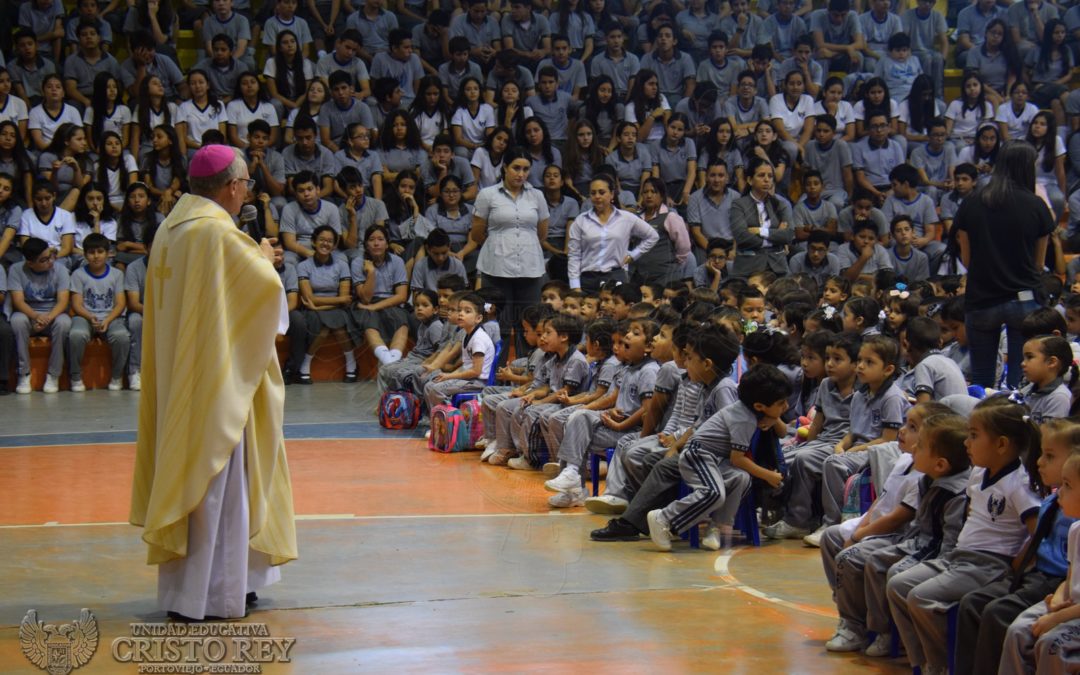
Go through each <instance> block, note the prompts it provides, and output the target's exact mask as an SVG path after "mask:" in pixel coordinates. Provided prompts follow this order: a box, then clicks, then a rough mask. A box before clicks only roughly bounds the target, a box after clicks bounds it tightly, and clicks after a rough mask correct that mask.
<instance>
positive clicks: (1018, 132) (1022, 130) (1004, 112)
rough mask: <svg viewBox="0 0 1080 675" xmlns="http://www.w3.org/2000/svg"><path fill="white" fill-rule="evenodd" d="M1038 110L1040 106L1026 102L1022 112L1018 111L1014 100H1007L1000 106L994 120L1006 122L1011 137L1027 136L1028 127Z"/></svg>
mask: <svg viewBox="0 0 1080 675" xmlns="http://www.w3.org/2000/svg"><path fill="white" fill-rule="evenodd" d="M1038 112H1039V106H1037V105H1035V104H1034V103H1028V102H1025V103H1024V107H1023V108H1021V110H1020V112H1016V108H1014V107H1013V104H1012V101H1006V102H1005V103H1002V104H1001V105H999V106H998V109H997V116H995V117H994V121H995V122H1000V123H1002V124H1004V125H1005V126H1006V127H1007V128H1008V129H1009V138H1012V139H1021V138H1026V137H1027V132H1028V127H1030V126H1031V120H1033V119H1035V115H1037V114H1038Z"/></svg>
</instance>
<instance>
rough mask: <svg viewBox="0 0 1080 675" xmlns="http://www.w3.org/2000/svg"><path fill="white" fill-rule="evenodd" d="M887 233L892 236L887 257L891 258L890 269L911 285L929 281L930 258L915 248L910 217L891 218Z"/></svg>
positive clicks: (899, 215)
mask: <svg viewBox="0 0 1080 675" xmlns="http://www.w3.org/2000/svg"><path fill="white" fill-rule="evenodd" d="M889 232H890V233H891V234H892V241H893V244H892V246H890V247H889V249H888V250H889V256H890V257H891V258H892V268H893V269H894V270H896V273H897V274H900V275H902V276H903V277H904V278H905V279H907V280H908V281H909V282H911V283H914V282H917V281H926V280H927V279H929V278H930V258H929V257H927V255H926V254H925V253H923V252H922V251H920V250H919V249H917V248H915V244H914V242H915V228H914V226H913V225H912V223H911V217H910V216H908V215H907V214H904V213H901V214H898V215H895V216H893V218H892V222H891V223H890V225H889Z"/></svg>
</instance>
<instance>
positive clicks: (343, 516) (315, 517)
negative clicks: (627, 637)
mask: <svg viewBox="0 0 1080 675" xmlns="http://www.w3.org/2000/svg"><path fill="white" fill-rule="evenodd" d="M588 515H591V514H589V513H587V512H581V513H561V512H558V511H554V512H551V513H460V514H452V513H451V514H442V515H440V514H432V515H419V514H418V515H405V516H356V515H353V514H351V513H313V514H306V515H299V516H296V520H302V521H319V520H427V519H432V520H434V519H443V520H454V519H461V520H466V519H479V518H573V517H578V516H588ZM115 525H125V526H126V525H130V523H126V522H121V521H117V522H101V523H58V522H56V521H55V520H54V521H50V522H47V523H41V524H33V525H0V530H30V529H35V528H42V527H44V528H53V527H111V526H115Z"/></svg>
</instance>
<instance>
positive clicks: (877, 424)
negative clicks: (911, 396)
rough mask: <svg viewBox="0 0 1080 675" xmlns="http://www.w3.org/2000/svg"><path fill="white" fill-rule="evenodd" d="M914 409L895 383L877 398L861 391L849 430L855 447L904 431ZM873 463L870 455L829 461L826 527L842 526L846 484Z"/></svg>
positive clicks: (823, 497) (826, 465)
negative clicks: (891, 431) (889, 431)
mask: <svg viewBox="0 0 1080 675" xmlns="http://www.w3.org/2000/svg"><path fill="white" fill-rule="evenodd" d="M910 407H911V404H910V403H908V400H907V396H905V395H904V392H903V391H901V390H900V388H899V387H898V386H896V383H895V382H892V381H889V382H886V383H885V385H884V386H882V387H881V388H880V389H879V390H878V392H877V394H875V395H871V394H870V392H869V390H868V389H867V388H866V387H865V386H862V387H857V388H856V391H855V393H854V394H853V395H852V397H851V415H850V417H849V419H850V424H849V427H848V432H849V433H850V434H851V435H852V446H855V445H859V444H861V443H866V442H867V441H872V440H874V439H875V438H880V437H881V432H882V431H883V430H885V429H894V430H896V429H899V428H900V427H902V426H903V425H904V416H905V415H906V414H907V411H908V408H910ZM837 442H839V441H837ZM834 445H835V444H834ZM869 461H870V454H869V453H868V452H867V451H861V452H842V453H840V454H834V455H831V456H829V457H826V458H825V461H824V463H823V465H822V469H821V474H822V487H821V508H822V511H823V512H824V515H823V517H822V524H823V525H833V524H835V523H838V522H840V519H841V509H842V508H843V501H844V484H845V482H846V481H847V479H848V477H849V476H851V475H853V474H855V473H856V472H858V471H861V470H862V469H863V468H865V467H866V465H867V464H868V463H869Z"/></svg>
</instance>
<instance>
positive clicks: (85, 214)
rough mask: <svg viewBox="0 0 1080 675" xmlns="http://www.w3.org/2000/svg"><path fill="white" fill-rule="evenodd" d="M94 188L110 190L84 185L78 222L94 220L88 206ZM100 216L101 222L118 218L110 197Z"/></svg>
mask: <svg viewBox="0 0 1080 675" xmlns="http://www.w3.org/2000/svg"><path fill="white" fill-rule="evenodd" d="M4 175H5V174H0V177H3V176H4ZM94 190H97V191H98V192H101V193H102V194H105V195H107V194H108V192H109V190H108V188H105V189H102V187H101V186H100V185H96V184H94V183H89V184H88V185H86V187H84V188H83V189H82V190H81V191H80V192H79V201H78V202H77V203H76V204H75V221H76V222H79V223H89V222H92V218H93V216H91V215H90V209H88V208H87V207H86V195H88V194H90V193H91V192H92V191H94ZM99 218H100V222H103V223H104V222H106V221H109V220H116V209H114V208H113V205H112V202H110V201H109V200H108V199H106V200H105V202H104V204H103V205H102V207H101V215H100V216H99ZM84 248H85V247H84Z"/></svg>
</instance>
